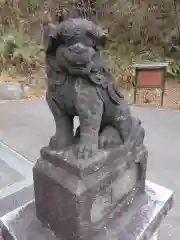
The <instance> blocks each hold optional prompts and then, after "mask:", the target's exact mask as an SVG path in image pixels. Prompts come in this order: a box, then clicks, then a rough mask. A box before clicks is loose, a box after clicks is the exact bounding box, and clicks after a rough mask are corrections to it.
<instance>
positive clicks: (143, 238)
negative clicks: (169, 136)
mask: <svg viewBox="0 0 180 240" xmlns="http://www.w3.org/2000/svg"><path fill="white" fill-rule="evenodd" d="M172 203H173V193H172V191H170V190H168V189H165V188H163V187H161V186H158V185H156V184H153V183H151V182H148V181H146V187H145V193H144V194H142V195H141V196H139V197H137V198H136V199H135V201H133V203H132V204H131V206H130V207H129V209H128V211H124V213H123V214H120V215H121V217H120V216H119V212H118V207H117V211H116V216H115V217H114V218H113V219H110V221H109V222H108V224H107V225H106V227H104V228H103V229H102V231H100V232H99V234H97V235H96V236H95V237H94V238H93V237H92V238H91V240H110V239H113V240H118V239H122V240H135V239H136V240H155V239H156V238H155V235H154V234H155V233H156V231H157V229H159V227H160V224H161V222H162V220H163V219H164V217H165V216H166V215H167V213H168V211H169V210H170V208H171V207H172ZM137 226H138V227H137ZM0 228H2V236H3V238H4V239H3V240H25V239H26V240H67V239H68V238H58V237H56V236H55V234H54V233H53V232H52V231H51V230H50V229H49V228H46V227H43V226H42V224H41V222H40V221H39V220H38V219H37V217H36V211H35V203H34V201H33V202H30V203H28V204H26V205H24V206H22V207H20V208H18V209H16V210H14V211H13V212H11V213H9V214H6V215H5V216H4V217H3V218H1V219H0ZM61 230H63V229H62V228H60V231H61ZM0 235H1V234H0ZM153 237H154V238H155V239H154V238H153ZM69 239H70V240H74V239H76V238H75V237H72V238H69Z"/></svg>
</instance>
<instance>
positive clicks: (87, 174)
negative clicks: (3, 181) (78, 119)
mask: <svg viewBox="0 0 180 240" xmlns="http://www.w3.org/2000/svg"><path fill="white" fill-rule="evenodd" d="M146 160H147V151H146V149H145V148H144V147H142V148H141V149H138V151H137V150H136V151H135V150H134V152H130V151H129V149H128V147H122V148H117V149H111V150H110V151H109V150H107V151H106V150H100V151H99V152H98V153H97V154H96V155H95V156H94V157H93V158H91V159H89V160H86V161H85V160H81V159H79V160H77V159H76V158H75V155H74V152H73V150H72V149H67V150H65V151H63V152H56V151H52V150H50V149H48V147H46V148H43V149H42V150H41V158H40V159H39V160H38V161H37V163H36V165H35V167H34V171H33V172H34V187H35V199H36V202H35V204H36V213H37V217H38V219H39V220H40V221H41V222H42V223H43V224H44V225H45V226H49V227H50V228H51V229H52V230H53V231H54V232H55V233H56V235H57V236H59V237H60V238H62V239H64V240H70V239H78V240H79V239H83V240H88V239H92V237H93V236H96V235H97V234H98V233H99V232H100V231H101V230H102V229H103V228H104V227H105V226H106V225H107V222H108V221H109V219H113V218H114V217H115V215H116V209H117V206H118V212H119V214H123V212H124V211H127V209H128V207H129V205H130V204H131V203H132V201H133V200H134V199H135V198H136V197H137V196H139V195H140V194H142V193H143V192H144V186H145V173H146Z"/></svg>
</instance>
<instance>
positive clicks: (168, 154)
mask: <svg viewBox="0 0 180 240" xmlns="http://www.w3.org/2000/svg"><path fill="white" fill-rule="evenodd" d="M132 111H133V114H134V115H137V116H139V117H140V118H141V120H142V122H143V125H144V127H145V130H146V138H145V143H146V145H147V146H148V150H149V161H148V172H147V178H148V180H151V181H153V182H155V183H158V184H161V185H163V186H165V187H167V188H170V189H173V190H174V191H175V203H174V207H173V209H172V211H171V213H170V214H169V217H168V218H167V220H165V222H164V224H163V226H162V228H161V237H160V240H169V239H172V240H179V239H180V154H179V151H180V111H172V110H165V111H164V110H159V109H152V108H149V109H148V108H140V107H135V108H133V109H132ZM0 116H1V118H0V141H2V142H4V143H5V144H7V145H8V146H10V147H12V148H13V149H15V150H16V151H18V152H19V153H21V154H22V155H24V156H25V157H27V158H28V159H29V160H30V161H32V162H35V161H36V159H37V158H38V157H39V149H40V148H41V147H42V146H43V145H45V144H47V143H48V139H49V137H50V136H51V135H52V134H53V133H54V122H53V118H52V115H51V113H50V111H49V109H48V107H47V105H46V103H45V102H44V101H22V102H6V103H1V104H0Z"/></svg>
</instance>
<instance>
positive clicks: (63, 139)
mask: <svg viewBox="0 0 180 240" xmlns="http://www.w3.org/2000/svg"><path fill="white" fill-rule="evenodd" d="M46 100H47V103H48V105H49V108H50V110H51V112H52V114H53V116H54V120H55V124H56V132H55V135H54V136H53V137H51V139H50V142H49V146H50V148H51V149H54V150H57V149H63V148H65V147H66V146H69V145H71V144H72V141H73V118H72V117H71V116H69V115H67V114H66V113H65V112H64V111H63V110H62V109H61V107H60V105H59V101H58V99H57V97H56V95H55V94H54V93H53V92H50V91H48V92H47V94H46Z"/></svg>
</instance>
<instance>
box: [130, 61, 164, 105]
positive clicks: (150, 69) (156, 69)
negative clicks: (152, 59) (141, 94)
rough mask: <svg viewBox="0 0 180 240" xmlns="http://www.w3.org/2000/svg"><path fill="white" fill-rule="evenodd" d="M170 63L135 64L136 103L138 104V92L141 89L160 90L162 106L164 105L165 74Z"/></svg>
mask: <svg viewBox="0 0 180 240" xmlns="http://www.w3.org/2000/svg"><path fill="white" fill-rule="evenodd" d="M167 66H168V63H143V64H135V65H134V68H135V82H134V103H136V97H137V90H138V89H141V88H151V89H154V88H160V89H161V90H162V93H161V106H162V105H163V99H164V90H165V73H166V68H167Z"/></svg>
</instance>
